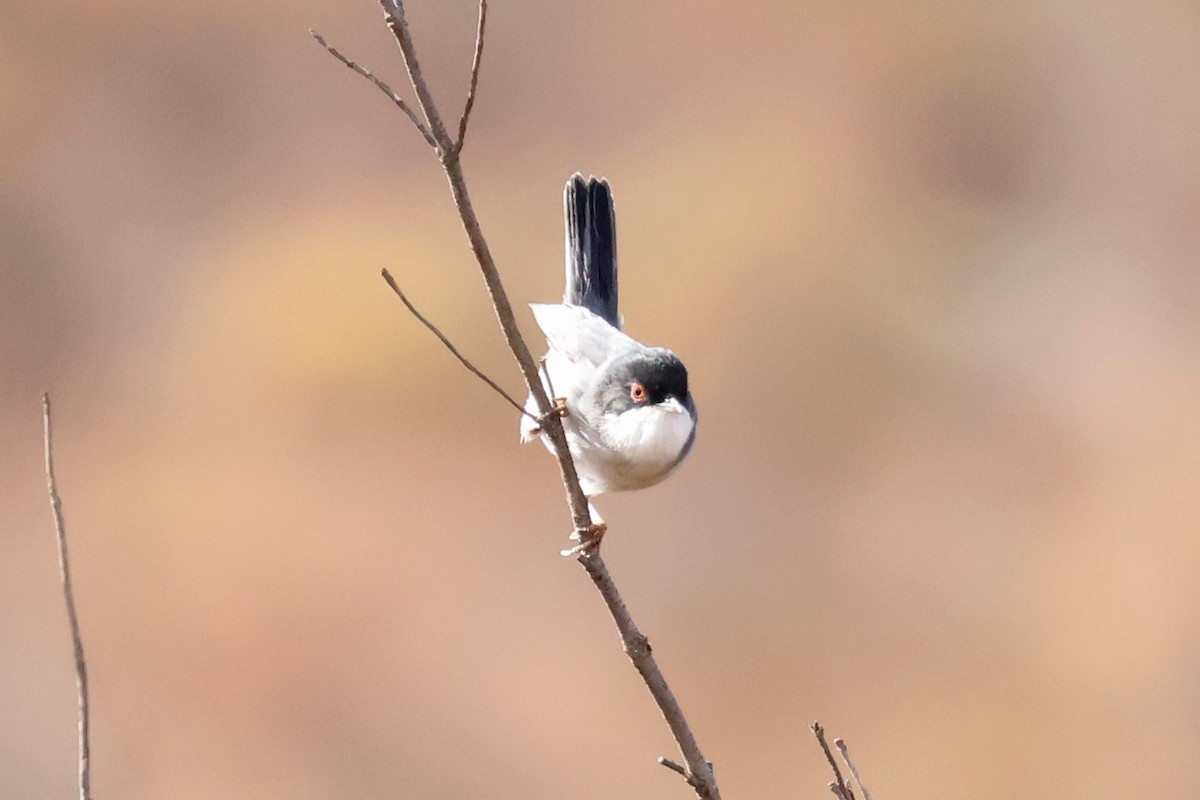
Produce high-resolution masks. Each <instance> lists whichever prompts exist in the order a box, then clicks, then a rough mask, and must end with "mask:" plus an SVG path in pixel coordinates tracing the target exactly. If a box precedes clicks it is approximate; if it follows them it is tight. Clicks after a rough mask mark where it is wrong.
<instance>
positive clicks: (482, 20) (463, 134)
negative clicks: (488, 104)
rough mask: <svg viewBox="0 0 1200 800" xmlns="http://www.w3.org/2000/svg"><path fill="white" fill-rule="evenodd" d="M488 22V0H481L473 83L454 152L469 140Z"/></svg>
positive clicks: (468, 94)
mask: <svg viewBox="0 0 1200 800" xmlns="http://www.w3.org/2000/svg"><path fill="white" fill-rule="evenodd" d="M486 24H487V0H479V27H477V28H476V29H475V56H474V57H473V58H472V59H471V85H470V86H469V87H468V88H467V103H466V105H465V106H463V112H462V117H461V118H460V119H459V120H458V138H457V139H455V140H454V152H455V153H461V152H462V149H463V142H465V141H466V140H467V120H469V119H470V118H471V109H472V108H474V107H475V90H476V88H478V86H479V63H480V61H481V60H482V59H483V28H484V26H485V25H486Z"/></svg>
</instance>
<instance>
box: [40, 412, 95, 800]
mask: <svg viewBox="0 0 1200 800" xmlns="http://www.w3.org/2000/svg"><path fill="white" fill-rule="evenodd" d="M42 431H43V440H44V444H45V453H46V488H47V490H48V491H49V493H50V510H51V511H52V512H53V514H54V527H55V530H56V531H57V532H58V571H59V575H60V576H61V578H62V588H63V597H64V598H65V599H66V602H67V621H68V623H69V624H70V626H71V647H72V649H73V650H74V653H75V687H76V689H77V690H78V694H79V800H91V796H92V767H91V757H92V756H91V749H92V748H91V742H90V739H89V728H90V720H89V718H88V681H87V661H86V660H85V659H84V657H83V638H82V637H81V636H80V635H79V617H78V615H77V614H76V613H75V592H74V590H73V589H72V588H71V564H70V561H68V560H67V524H66V522H65V521H64V520H63V512H62V500H61V499H60V498H59V495H58V482H57V481H56V480H55V479H54V451H53V448H52V447H51V440H50V394H49V393H46V394H43V395H42Z"/></svg>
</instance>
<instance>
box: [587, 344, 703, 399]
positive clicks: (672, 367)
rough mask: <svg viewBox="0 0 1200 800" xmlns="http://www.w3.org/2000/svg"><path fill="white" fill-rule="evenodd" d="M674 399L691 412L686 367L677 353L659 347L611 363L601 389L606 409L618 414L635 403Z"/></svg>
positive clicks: (690, 397) (690, 396)
mask: <svg viewBox="0 0 1200 800" xmlns="http://www.w3.org/2000/svg"><path fill="white" fill-rule="evenodd" d="M671 398H675V399H676V400H678V401H679V402H680V404H682V405H683V407H684V408H686V409H687V410H688V411H689V412H692V411H693V405H692V395H691V393H690V392H689V391H688V374H687V367H685V366H683V362H682V361H680V360H679V356H677V355H675V354H674V353H672V352H671V351H670V350H667V349H665V348H662V347H652V348H649V349H647V350H642V351H638V352H636V353H631V354H630V355H629V356H627V357H626V358H624V359H621V360H619V361H617V362H616V363H615V364H613V365H612V367H611V369H610V370H609V372H608V374H607V375H606V376H605V381H604V386H603V388H602V390H601V398H600V400H601V404H602V405H603V406H604V407H605V409H606V410H608V411H612V412H616V413H618V414H619V413H621V412H622V411H627V410H629V409H631V408H637V407H638V406H655V405H658V404H659V403H664V402H666V401H667V400H670V399H671Z"/></svg>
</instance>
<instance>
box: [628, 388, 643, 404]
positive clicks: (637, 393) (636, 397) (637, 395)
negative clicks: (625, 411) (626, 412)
mask: <svg viewBox="0 0 1200 800" xmlns="http://www.w3.org/2000/svg"><path fill="white" fill-rule="evenodd" d="M629 396H630V397H631V398H633V402H635V403H644V402H646V387H645V386H642V385H641V384H640V383H635V384H633V385H631V386H630V387H629Z"/></svg>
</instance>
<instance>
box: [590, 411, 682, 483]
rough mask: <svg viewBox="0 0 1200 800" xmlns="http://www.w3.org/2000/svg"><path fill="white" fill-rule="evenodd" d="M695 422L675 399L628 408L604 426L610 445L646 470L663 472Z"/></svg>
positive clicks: (673, 462) (673, 461) (631, 462)
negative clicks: (652, 404)
mask: <svg viewBox="0 0 1200 800" xmlns="http://www.w3.org/2000/svg"><path fill="white" fill-rule="evenodd" d="M694 424H695V421H694V420H693V419H692V415H691V414H689V413H688V412H687V409H685V408H684V407H683V404H682V403H680V402H679V401H678V400H676V399H675V398H673V397H672V398H670V399H669V400H667V401H666V402H665V403H661V404H659V405H654V406H639V407H637V408H631V409H629V410H627V411H625V412H624V413H622V414H619V415H618V416H617V418H616V419H614V420H612V421H611V422H609V423H608V425H607V426H606V430H605V431H604V438H605V439H606V440H607V442H608V445H609V447H611V448H612V449H613V450H615V451H617V452H619V453H621V455H622V456H623V457H624V459H625V460H626V461H628V462H630V464H632V465H636V466H637V467H641V468H644V469H645V470H646V472H647V473H655V472H658V471H660V470H662V471H666V470H669V469H670V468H671V467H673V466H674V465H675V462H676V461H678V460H679V454H680V452H682V450H683V447H684V445H686V444H687V441H688V439H689V438H690V437H691V435H692V426H693V425H694Z"/></svg>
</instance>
